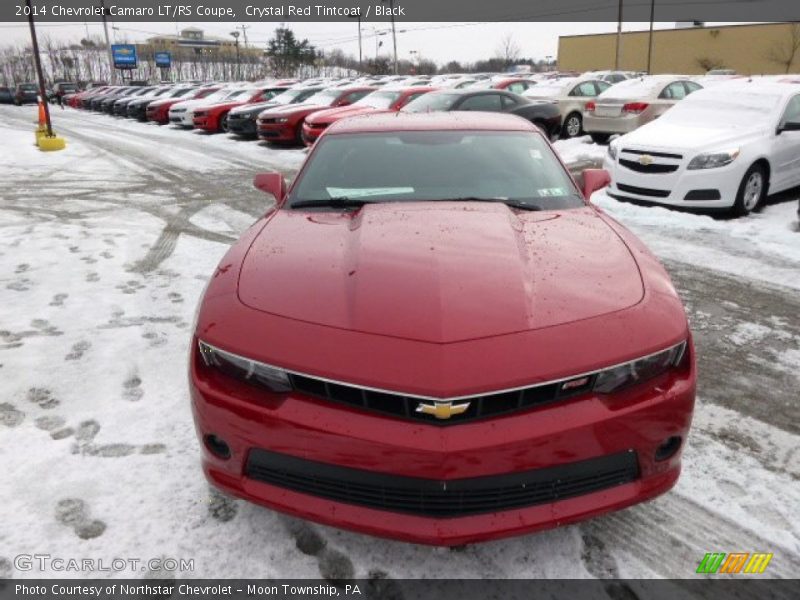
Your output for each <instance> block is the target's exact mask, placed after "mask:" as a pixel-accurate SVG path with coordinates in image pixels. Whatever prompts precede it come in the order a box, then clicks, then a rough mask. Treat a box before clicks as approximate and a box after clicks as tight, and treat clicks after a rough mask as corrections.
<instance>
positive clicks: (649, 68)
mask: <svg viewBox="0 0 800 600" xmlns="http://www.w3.org/2000/svg"><path fill="white" fill-rule="evenodd" d="M655 16H656V0H650V37H649V38H648V40H647V74H648V75H652V74H653V70H652V64H653V63H652V61H653V21H654V20H655Z"/></svg>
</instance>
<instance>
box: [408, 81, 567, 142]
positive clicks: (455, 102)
mask: <svg viewBox="0 0 800 600" xmlns="http://www.w3.org/2000/svg"><path fill="white" fill-rule="evenodd" d="M401 111H402V112H410V113H419V112H438V111H480V112H504V113H510V114H512V115H517V116H519V117H522V118H523V119H526V120H527V121H530V122H531V123H533V124H534V125H536V126H538V127H539V129H541V130H542V131H544V132H545V133H546V134H547V137H548V138H549V139H551V140H552V139H556V138H557V137H558V136H559V135H560V133H561V113H560V112H559V110H558V107H557V106H556V105H554V104H553V103H551V102H545V101H541V100H531V99H530V98H525V97H524V96H520V95H519V94H512V93H511V92H507V91H505V90H473V89H466V90H439V91H437V92H431V93H430V94H425V95H424V96H421V97H419V98H417V99H416V100H414V101H413V102H409V103H408V104H406V106H404V107H403V108H402V109H401Z"/></svg>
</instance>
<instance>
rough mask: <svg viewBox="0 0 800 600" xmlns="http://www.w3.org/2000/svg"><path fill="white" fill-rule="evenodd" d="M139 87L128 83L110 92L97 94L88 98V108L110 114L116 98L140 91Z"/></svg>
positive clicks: (127, 96)
mask: <svg viewBox="0 0 800 600" xmlns="http://www.w3.org/2000/svg"><path fill="white" fill-rule="evenodd" d="M141 89H142V88H140V87H136V86H130V85H128V86H125V87H121V88H119V89H117V90H116V91H114V92H112V93H110V94H106V95H104V96H99V97H97V98H94V99H92V100H90V101H89V108H90V109H91V110H96V111H100V112H104V113H108V114H112V113H113V111H114V103H115V102H116V101H117V100H120V99H122V98H130V97H132V96H135V95H137V94H138V93H139V92H140V90H141Z"/></svg>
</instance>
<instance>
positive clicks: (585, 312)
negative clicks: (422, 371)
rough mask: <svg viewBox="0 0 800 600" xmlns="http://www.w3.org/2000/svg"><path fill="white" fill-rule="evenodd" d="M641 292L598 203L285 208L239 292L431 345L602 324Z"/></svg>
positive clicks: (274, 307) (272, 307)
mask: <svg viewBox="0 0 800 600" xmlns="http://www.w3.org/2000/svg"><path fill="white" fill-rule="evenodd" d="M643 293H644V288H643V284H642V279H641V276H640V273H639V269H638V266H637V264H636V262H635V261H634V259H633V257H632V255H631V253H630V251H629V250H628V247H627V246H626V245H625V244H624V243H623V242H622V240H621V239H620V238H619V236H618V235H617V234H616V233H615V232H614V231H613V230H612V229H611V228H610V227H609V226H608V225H607V224H606V223H605V222H604V221H603V220H602V219H601V218H600V217H599V216H598V215H597V213H595V212H594V210H593V209H591V208H588V207H586V208H579V209H572V210H565V211H559V212H549V211H548V212H526V211H516V210H513V209H510V208H509V207H507V206H506V205H504V204H501V203H498V204H494V203H473V204H465V203H458V202H437V203H399V202H398V203H387V204H372V205H369V204H368V205H365V206H364V207H363V208H361V209H360V210H358V211H357V212H354V213H340V212H338V211H337V212H326V211H322V212H305V211H293V210H279V211H278V212H277V213H276V214H275V215H274V217H273V218H272V220H271V221H270V222H269V223H268V225H267V226H266V227H265V228H264V230H263V231H262V232H261V233H260V235H259V236H258V237H257V238H256V239H255V240H254V242H253V244H252V245H251V247H250V249H249V251H248V253H247V256H246V257H245V259H244V262H243V265H242V269H241V273H240V278H239V288H238V294H239V299H240V301H241V302H242V303H244V304H245V305H247V306H249V307H251V308H254V309H257V310H260V311H264V312H268V313H271V314H274V315H280V316H283V317H288V318H291V319H296V320H299V321H305V322H311V323H317V324H320V325H326V326H330V327H337V328H342V329H348V330H355V331H361V332H365V333H370V334H376V335H384V336H393V337H398V338H405V339H413V340H419V341H425V342H432V343H450V342H457V341H463V340H468V339H476V338H482V337H488V336H497V335H503V334H509V333H513V332H520V331H527V330H532V329H540V328H544V327H552V326H556V325H560V324H563V323H568V322H571V321H576V320H581V319H588V318H592V317H597V316H599V315H603V314H607V313H610V312H614V311H619V310H622V309H625V308H627V307H630V306H633V305H635V304H637V303H638V302H639V301H640V300H641V299H642V297H643Z"/></svg>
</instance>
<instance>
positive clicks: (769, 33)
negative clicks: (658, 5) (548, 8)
mask: <svg viewBox="0 0 800 600" xmlns="http://www.w3.org/2000/svg"><path fill="white" fill-rule="evenodd" d="M648 39H649V32H648V30H644V31H630V32H624V33H623V34H622V49H621V60H620V66H619V68H620V70H622V71H646V70H647V51H648ZM616 48H617V34H616V32H613V33H601V34H589V35H567V36H561V37H559V39H558V69H559V70H560V71H595V70H605V69H613V68H614V61H615V57H616ZM651 61H652V62H651V65H652V67H651V72H652V73H685V74H702V73H705V72H706V71H708V70H709V69H712V68H726V69H734V70H735V71H736V72H737V73H740V74H743V75H759V74H764V75H766V74H781V73H797V72H800V24H796V23H770V24H763V25H726V26H723V27H703V26H698V27H689V28H683V27H678V28H675V29H656V30H654V31H653V53H652V59H651Z"/></svg>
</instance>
